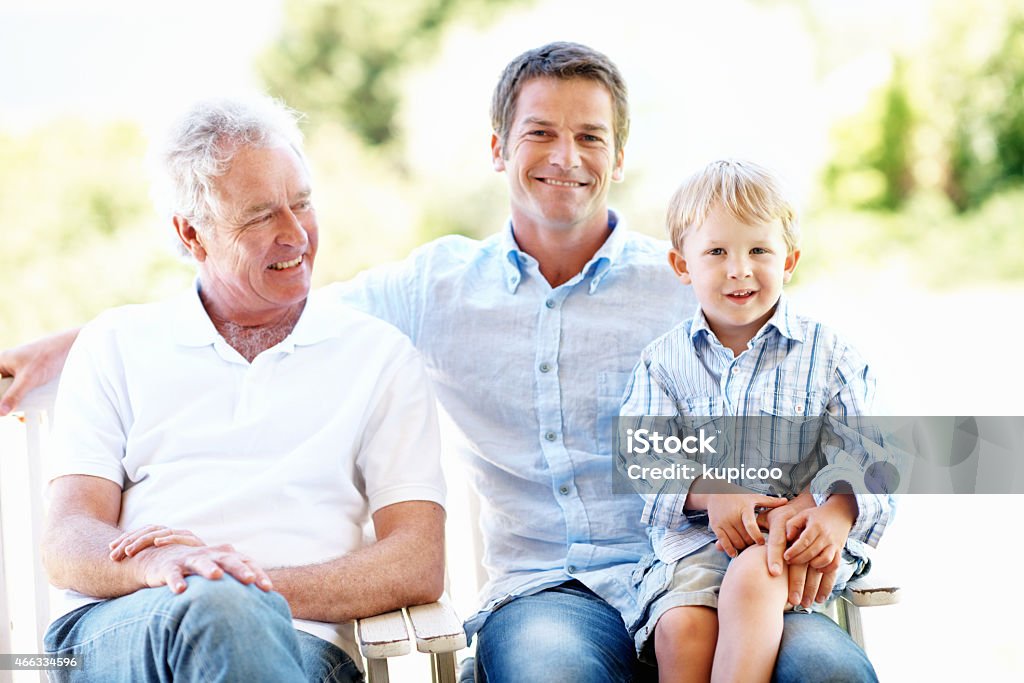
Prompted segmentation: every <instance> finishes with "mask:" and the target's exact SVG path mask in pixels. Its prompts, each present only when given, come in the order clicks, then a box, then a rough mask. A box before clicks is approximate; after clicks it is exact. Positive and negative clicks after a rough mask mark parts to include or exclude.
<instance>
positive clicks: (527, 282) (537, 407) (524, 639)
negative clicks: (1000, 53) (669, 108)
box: [0, 43, 875, 683]
mask: <svg viewBox="0 0 1024 683" xmlns="http://www.w3.org/2000/svg"><path fill="white" fill-rule="evenodd" d="M491 113H492V117H491V118H492V124H493V131H494V134H493V135H492V137H491V151H492V162H493V167H494V169H495V170H496V171H498V172H503V173H505V174H506V175H507V178H508V184H509V194H510V199H511V212H510V213H511V219H510V221H509V222H508V223H507V224H506V225H505V226H504V228H503V229H502V230H501V231H500V232H498V233H497V234H495V235H493V236H492V237H490V238H489V239H486V240H483V241H475V240H470V239H467V238H464V237H458V236H450V237H445V238H441V239H440V240H437V241H435V242H432V243H430V244H427V245H425V246H423V247H421V248H420V249H418V250H417V251H416V252H415V253H413V254H412V255H411V256H410V257H409V258H408V259H407V260H406V261H405V262H403V263H401V264H398V265H395V266H386V267H382V268H379V269H374V270H371V271H368V272H367V273H365V274H363V276H361V277H360V278H357V280H355V281H354V282H352V283H348V284H345V285H339V286H336V287H334V288H333V292H334V293H335V294H336V295H337V297H338V298H340V299H342V300H345V301H347V302H349V303H353V304H355V305H356V306H358V307H360V308H362V309H363V310H366V311H368V312H370V313H372V314H374V315H376V316H378V317H380V318H383V319H384V320H387V321H388V322H391V323H392V324H394V325H395V326H396V327H398V328H399V329H400V330H402V331H404V332H406V333H407V334H408V335H409V336H410V338H411V339H412V341H413V343H414V344H415V345H416V347H417V348H418V349H419V350H420V351H421V352H422V353H423V355H424V359H425V361H426V363H427V366H428V369H429V371H430V373H431V377H432V379H433V380H434V383H435V386H436V387H437V390H438V397H439V399H440V400H441V402H442V404H443V405H444V406H445V408H446V409H447V410H448V412H449V413H450V414H451V415H452V417H453V419H454V420H455V422H456V424H457V425H458V426H459V428H460V429H461V430H462V431H463V432H464V434H465V436H466V437H467V441H468V442H469V444H470V447H469V448H468V449H467V451H466V453H465V462H466V466H467V468H468V470H469V472H470V476H471V479H472V481H473V483H474V485H475V486H476V488H477V490H478V491H479V493H480V496H481V501H482V513H481V519H480V524H481V527H482V529H483V535H484V541H485V551H484V565H485V567H486V569H487V571H488V574H489V577H490V580H489V582H488V584H487V586H485V588H484V591H483V593H484V605H483V608H482V609H481V611H480V612H479V613H478V614H476V615H474V616H472V617H471V618H470V619H469V621H468V622H467V631H468V632H469V633H470V634H476V635H477V638H478V641H477V656H476V666H475V672H473V673H475V677H476V680H477V681H574V682H579V681H595V682H600V683H604V682H606V681H626V680H630V679H632V678H633V677H634V676H635V675H636V674H637V671H638V666H639V665H638V663H637V658H636V653H635V652H634V648H633V641H632V639H631V638H630V634H629V630H628V626H629V625H631V624H633V623H634V622H636V621H637V619H638V618H639V616H640V615H641V614H642V611H643V609H644V607H645V604H644V600H645V598H644V596H638V595H637V592H636V590H635V588H636V585H637V582H638V578H634V574H635V570H636V569H637V563H638V562H639V561H640V560H641V558H643V557H644V556H645V555H646V554H647V553H648V552H649V551H650V546H649V544H648V541H647V537H646V533H645V531H644V529H643V527H642V526H641V525H640V515H641V512H642V505H641V503H640V498H639V497H638V496H635V495H634V496H630V495H614V494H613V493H612V486H611V478H612V477H611V473H612V461H611V440H612V420H613V418H614V417H615V416H616V415H617V414H618V408H619V404H620V401H621V398H622V394H623V390H624V388H625V385H626V382H627V380H628V378H629V376H630V372H631V370H632V368H633V366H634V364H635V363H636V360H637V358H639V355H640V351H641V349H643V347H644V346H645V345H646V344H647V343H648V342H650V341H651V340H652V339H654V338H655V337H657V336H659V335H661V334H663V333H665V332H666V331H668V330H669V329H670V328H671V327H672V326H673V325H674V324H675V323H676V322H677V321H678V320H682V319H684V318H686V317H689V316H690V315H691V314H692V313H693V311H694V309H695V306H696V302H695V300H694V298H693V295H692V293H691V292H690V291H689V289H688V288H684V287H683V286H682V285H680V284H679V282H678V281H677V280H676V279H675V278H674V277H673V275H672V271H671V269H669V268H668V265H667V263H666V262H665V253H666V252H667V246H666V245H665V244H664V243H661V242H658V241H657V240H653V239H650V238H647V237H644V236H641V235H638V234H636V233H632V232H630V231H628V230H627V229H626V227H625V226H624V224H623V221H622V220H621V219H620V217H619V216H618V215H617V214H615V213H614V212H612V211H609V209H608V204H607V201H608V190H609V187H610V185H611V183H612V182H616V181H620V180H622V177H623V170H624V148H625V144H626V138H627V137H628V132H629V107H628V103H627V96H626V86H625V82H624V80H623V78H622V76H621V74H620V73H619V71H618V69H617V67H616V66H615V65H614V64H613V63H612V62H611V61H610V60H609V59H608V58H607V57H605V56H604V55H603V54H601V53H599V52H596V51H595V50H592V49H590V48H588V47H585V46H582V45H577V44H573V43H552V44H550V45H545V46H543V47H540V48H537V49H534V50H530V51H528V52H525V53H523V54H522V55H520V56H518V57H516V58H515V59H514V60H513V61H512V62H511V63H510V64H509V65H508V66H507V67H506V69H505V71H504V73H503V74H502V76H501V78H500V80H499V82H498V86H497V88H496V89H495V92H494V97H493V101H492V107H491ZM329 293H331V291H330V290H328V292H325V294H329ZM624 311H628V315H624V314H623V312H624ZM452 330H457V331H458V333H457V334H453V333H452ZM72 335H73V332H72V333H65V334H61V335H58V336H55V337H51V338H49V339H45V340H41V341H39V342H35V343H33V344H28V345H25V346H22V347H19V348H17V349H12V350H10V351H8V352H6V353H5V354H0V370H7V371H10V372H13V374H15V376H16V378H17V376H18V375H19V374H21V375H22V376H23V379H22V383H21V384H20V385H19V386H18V387H17V388H16V389H14V390H13V391H14V395H13V398H12V397H11V396H9V397H8V399H7V401H8V402H9V403H13V402H14V399H16V397H17V396H18V395H20V392H21V391H24V390H25V389H26V388H27V387H29V386H32V385H34V384H38V383H39V382H41V381H43V380H45V379H46V378H47V377H50V376H52V375H53V374H55V373H56V372H57V370H59V366H60V363H61V362H62V359H63V353H64V349H65V348H66V345H67V340H68V338H70V337H71V336H72ZM9 393H10V392H9ZM813 504H814V502H813V500H808V499H807V498H806V497H803V498H798V499H796V500H794V501H793V502H792V503H791V504H789V505H785V506H782V507H780V508H776V510H774V511H773V512H772V513H770V519H766V520H763V521H764V522H765V523H766V524H768V525H770V526H771V527H772V528H773V529H774V533H773V534H772V538H774V539H776V541H777V543H776V544H774V545H772V546H771V552H773V553H775V554H776V555H777V557H778V558H779V561H781V555H782V551H783V550H784V543H785V538H784V536H785V534H784V533H783V534H780V533H779V531H780V530H784V529H785V524H786V521H787V520H788V519H789V518H790V517H792V516H794V515H796V514H797V513H798V512H799V510H800V509H801V506H804V505H813ZM790 575H791V577H792V578H793V582H794V585H793V586H792V588H793V590H795V591H797V592H800V593H804V592H805V590H806V591H808V592H809V594H810V595H811V596H813V595H814V594H815V593H816V591H817V586H818V584H817V581H820V579H821V573H820V572H818V571H817V570H814V569H808V570H807V571H806V574H804V573H803V572H801V571H800V570H799V569H798V570H797V571H791V573H790ZM805 575H806V576H807V577H809V580H808V581H807V583H806V585H805V583H804V580H803V578H804V576H805ZM467 673H469V672H467ZM649 673H650V672H649V671H641V675H646V674H649ZM775 674H776V679H777V680H779V681H818V680H822V681H824V680H830V681H835V680H850V681H854V680H856V681H862V680H873V679H874V677H875V675H874V671H873V670H872V668H871V664H870V662H868V660H867V658H866V657H865V655H864V653H863V652H862V651H860V650H859V649H858V648H857V646H856V645H855V644H854V643H853V641H851V640H850V639H849V638H848V637H847V636H846V634H845V633H844V632H842V631H841V630H840V629H839V628H838V627H837V626H836V625H835V624H833V623H832V622H830V621H829V620H828V619H827V618H825V617H822V616H820V615H812V614H793V615H787V616H786V624H785V632H784V634H783V641H782V646H781V651H780V653H779V659H778V663H777V665H776V672H775Z"/></svg>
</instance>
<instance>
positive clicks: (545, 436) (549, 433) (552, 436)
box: [544, 432, 556, 441]
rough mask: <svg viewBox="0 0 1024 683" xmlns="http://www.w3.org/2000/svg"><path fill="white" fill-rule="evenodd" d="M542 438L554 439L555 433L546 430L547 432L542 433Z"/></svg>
mask: <svg viewBox="0 0 1024 683" xmlns="http://www.w3.org/2000/svg"><path fill="white" fill-rule="evenodd" d="M544 438H545V439H547V440H548V441H554V440H555V438H556V437H555V433H554V432H548V433H547V434H545V435H544Z"/></svg>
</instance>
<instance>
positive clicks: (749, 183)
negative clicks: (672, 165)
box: [666, 159, 800, 254]
mask: <svg viewBox="0 0 1024 683" xmlns="http://www.w3.org/2000/svg"><path fill="white" fill-rule="evenodd" d="M716 206H721V207H723V208H724V209H725V210H726V211H728V212H729V213H730V214H732V215H733V217H734V218H736V220H739V221H742V222H743V223H771V222H773V221H775V220H778V221H780V222H781V223H782V237H783V239H784V240H785V242H786V250H787V253H789V254H792V253H793V252H794V251H796V249H797V247H798V246H799V244H800V228H799V225H798V223H797V214H796V209H795V208H794V207H793V204H792V203H791V202H790V201H789V199H788V198H787V197H786V196H785V193H784V192H783V188H782V183H781V182H780V180H779V178H778V177H777V176H776V175H775V174H774V173H772V172H771V171H769V170H768V169H766V168H764V167H763V166H758V165H757V164H755V163H752V162H749V161H739V160H735V159H725V160H722V161H713V162H711V163H710V164H708V165H707V166H705V167H704V168H703V169H701V170H700V171H698V172H697V173H695V174H693V175H692V176H690V177H689V178H688V179H687V180H686V182H684V183H683V184H682V185H681V186H680V187H679V189H678V190H676V193H675V194H674V195H672V200H671V201H670V202H669V206H668V218H667V220H666V226H667V228H668V234H669V238H670V239H671V240H672V246H673V247H675V248H676V249H678V250H679V251H682V249H683V238H684V237H685V236H686V234H687V233H688V232H689V231H690V230H693V229H696V228H698V227H700V225H701V224H702V223H703V222H704V221H705V220H706V219H707V217H708V214H709V213H711V210H712V209H714V208H715V207H716Z"/></svg>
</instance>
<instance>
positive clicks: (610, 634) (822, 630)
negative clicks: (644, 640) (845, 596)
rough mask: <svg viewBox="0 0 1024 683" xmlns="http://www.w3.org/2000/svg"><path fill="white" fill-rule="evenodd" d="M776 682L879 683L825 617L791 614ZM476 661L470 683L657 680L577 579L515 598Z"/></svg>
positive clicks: (488, 632) (465, 674)
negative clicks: (873, 682)
mask: <svg viewBox="0 0 1024 683" xmlns="http://www.w3.org/2000/svg"><path fill="white" fill-rule="evenodd" d="M784 623H785V627H784V630H783V633H782V643H781V645H780V648H779V658H778V661H777V662H776V665H775V672H774V674H773V676H772V681H773V683H827V682H828V683H839V682H842V683H854V682H857V683H859V682H861V681H864V682H868V683H870V682H872V681H875V682H876V681H877V680H878V679H877V677H876V675H875V670H874V668H873V667H872V666H871V662H870V661H868V658H867V655H865V654H864V651H863V650H861V649H860V648H859V647H857V644H856V643H854V642H853V641H852V640H851V639H850V637H849V636H848V635H847V634H846V632H845V631H843V630H842V629H841V628H839V627H838V626H837V625H836V624H835V622H833V621H832V620H831V619H829V618H828V617H826V616H824V615H822V614H806V613H799V612H794V613H787V614H786V615H785V617H784ZM477 638H478V640H477V646H476V659H475V662H474V664H473V665H470V662H473V660H467V661H466V662H464V666H463V668H462V673H461V677H460V680H461V681H463V682H464V683H466V682H468V681H472V680H474V679H473V677H472V673H473V672H474V671H475V681H476V683H486V682H489V683H507V682H518V681H566V682H572V683H576V682H579V683H590V682H595V683H597V682H602V683H603V682H604V681H630V680H632V681H656V680H657V672H656V671H655V670H654V669H653V668H650V667H647V666H645V665H643V664H641V663H640V662H637V661H636V654H635V650H634V648H633V643H632V640H631V639H630V637H629V634H628V632H627V631H626V627H625V625H624V624H623V622H622V617H620V616H619V613H618V612H616V611H615V610H613V609H612V608H611V607H610V606H609V605H608V604H607V603H606V602H604V601H603V600H601V599H600V598H599V597H597V596H596V595H594V594H593V593H592V592H590V591H589V590H587V589H586V588H585V587H584V586H582V585H581V584H580V583H579V582H576V581H571V582H569V583H566V584H562V585H561V586H557V587H555V588H552V589H549V590H546V591H542V592H540V593H537V594H535V595H530V596H526V597H522V598H516V599H514V600H512V601H511V602H510V603H508V604H507V605H504V606H503V607H500V608H499V609H498V610H496V611H495V612H494V614H492V615H491V616H490V617H489V618H488V619H487V621H486V622H484V626H483V628H481V629H480V632H479V633H478V635H477Z"/></svg>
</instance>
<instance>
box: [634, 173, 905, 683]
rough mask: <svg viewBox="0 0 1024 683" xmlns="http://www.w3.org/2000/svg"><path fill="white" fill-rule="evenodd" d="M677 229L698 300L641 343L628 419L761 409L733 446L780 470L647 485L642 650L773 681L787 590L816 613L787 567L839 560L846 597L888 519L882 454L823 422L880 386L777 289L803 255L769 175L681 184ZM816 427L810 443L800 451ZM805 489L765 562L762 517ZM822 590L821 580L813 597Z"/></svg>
mask: <svg viewBox="0 0 1024 683" xmlns="http://www.w3.org/2000/svg"><path fill="white" fill-rule="evenodd" d="M668 230H669V234H670V236H671V240H672V245H673V247H672V249H671V251H670V252H669V263H670V264H671V266H672V269H673V270H674V271H675V273H676V275H677V276H678V277H679V279H680V280H681V281H682V282H683V283H685V284H689V285H692V287H693V290H694V292H695V294H696V296H697V299H698V301H699V302H700V306H701V308H700V311H699V312H698V313H697V315H696V316H694V317H693V318H691V319H689V320H687V321H685V322H683V323H682V324H680V325H679V326H678V327H676V328H675V329H673V330H672V331H670V332H668V333H667V334H665V335H663V336H662V337H660V338H658V339H657V340H655V341H654V342H652V343H651V344H650V345H649V346H648V347H647V348H646V349H645V350H644V351H643V354H642V356H641V360H640V362H639V363H638V364H637V366H636V369H635V370H634V373H633V378H632V381H631V382H630V385H629V387H628V388H627V390H626V395H625V397H624V399H623V405H622V409H621V411H620V414H621V415H623V416H681V417H680V419H682V420H686V419H688V418H689V417H691V416H692V417H694V418H703V419H704V420H707V419H708V418H710V417H719V418H720V419H721V417H722V416H761V417H758V418H757V420H756V421H757V422H758V423H759V424H762V425H765V426H762V427H758V426H757V425H753V426H752V425H751V423H750V422H747V423H743V424H742V425H739V424H738V425H737V433H738V434H740V435H739V436H738V437H737V438H736V439H735V441H734V443H733V444H732V447H733V448H734V449H743V451H742V452H743V454H744V455H743V461H744V463H746V464H751V460H752V459H756V464H758V465H764V466H765V467H766V469H769V468H772V467H777V468H778V469H777V470H776V471H777V472H780V473H784V474H783V476H782V477H780V478H779V480H769V479H752V478H744V479H743V480H742V481H741V482H740V483H741V484H742V485H740V484H738V483H734V482H730V481H722V480H719V479H712V478H707V479H706V478H703V477H698V478H696V479H692V480H689V481H686V480H683V481H677V482H673V487H674V488H672V489H671V492H668V493H666V492H664V491H665V488H662V489H661V491H660V492H658V493H651V494H649V495H645V498H646V499H647V504H646V506H645V509H644V522H646V523H647V524H649V525H651V527H652V528H651V539H652V543H653V544H654V548H655V554H656V556H657V559H656V560H655V561H654V564H653V565H652V566H650V567H640V568H638V572H637V579H636V580H637V583H638V587H639V590H640V595H641V598H640V600H641V609H642V610H643V611H642V613H641V614H640V616H639V618H638V619H637V622H636V623H635V624H634V633H635V639H636V646H637V651H638V652H639V653H640V654H641V656H647V655H648V654H649V650H648V651H647V652H645V646H646V645H647V643H648V642H649V638H650V635H651V633H652V632H653V634H654V644H653V645H654V652H655V655H656V657H657V661H658V670H659V677H660V679H661V680H662V681H707V680H721V681H765V682H767V681H768V680H769V679H770V677H771V674H772V669H773V667H774V664H775V659H776V656H777V653H778V647H779V640H780V638H781V636H782V625H783V611H784V609H785V608H786V605H787V599H788V600H789V601H790V602H793V603H798V602H804V603H805V604H804V607H805V608H807V607H811V600H809V599H805V600H801V599H800V598H799V597H797V598H796V599H794V597H793V596H787V595H786V592H787V590H788V585H789V584H788V571H789V567H790V566H795V565H797V564H805V563H807V564H810V566H812V567H815V568H819V569H824V568H826V567H828V568H830V569H831V568H835V567H836V566H837V564H838V566H839V569H838V571H837V572H836V580H835V590H834V591H833V592H838V591H840V590H841V589H842V588H843V587H844V585H845V584H846V582H847V581H848V580H849V579H850V578H851V576H853V575H854V574H855V573H857V572H858V571H861V570H862V569H863V568H865V567H866V557H865V555H864V547H863V544H864V543H867V544H870V545H875V544H877V542H878V539H879V537H880V536H881V534H882V531H883V530H884V528H885V526H886V524H887V523H888V520H889V518H890V515H891V503H890V498H889V496H887V495H875V494H869V493H864V494H861V491H864V490H865V489H864V485H863V483H864V468H865V467H866V465H867V461H868V459H869V458H870V454H871V453H872V449H871V448H870V447H869V446H865V445H864V444H858V443H857V441H858V439H857V436H858V435H857V433H856V432H855V431H852V434H853V435H852V437H851V430H845V429H843V428H838V429H837V430H836V431H830V430H829V429H819V428H818V427H817V426H815V425H820V424H821V423H822V422H823V420H817V421H815V420H814V418H817V417H819V416H824V417H829V416H831V417H837V418H838V419H839V420H841V421H845V420H846V418H847V417H848V416H857V415H864V414H866V413H867V411H868V410H869V408H870V405H871V401H872V398H873V394H874V385H875V381H874V378H873V377H872V375H871V373H870V371H869V369H868V366H867V365H866V363H865V362H864V361H863V360H862V359H861V357H860V356H859V355H858V354H857V353H856V352H855V351H854V350H853V349H852V348H851V347H850V346H849V345H848V344H846V343H845V342H844V341H843V340H842V339H841V338H840V337H839V336H838V335H837V334H836V333H835V332H833V331H832V330H829V329H828V328H826V327H825V326H823V325H821V324H820V323H817V322H814V321H812V320H809V319H807V318H805V317H801V316H798V315H797V314H796V313H795V312H794V311H793V309H792V306H791V305H790V304H789V303H788V302H787V301H786V298H785V295H784V294H783V293H782V287H783V285H784V284H785V283H787V282H789V280H790V278H791V277H792V275H793V271H794V269H795V268H796V265H797V262H798V261H799V260H800V251H799V249H798V231H797V220H796V212H795V210H794V208H793V206H792V204H791V203H790V202H789V201H788V200H787V199H786V198H785V197H784V195H783V193H782V191H781V188H780V184H779V182H778V181H777V180H776V178H775V177H774V176H773V175H772V174H771V173H770V172H768V171H767V170H765V169H763V168H761V167H759V166H757V165H755V164H752V163H748V162H743V161H718V162H714V163H712V164H710V165H708V166H707V167H706V168H704V169H703V170H702V171H700V172H699V173H697V174H696V175H694V176H693V177H692V178H690V179H689V180H688V181H687V182H686V183H684V184H683V186H682V187H681V188H680V189H679V190H678V191H677V192H676V194H675V196H674V197H673V199H672V203H671V205H670V207H669V213H668ZM698 421H699V420H693V421H692V423H691V424H696V423H697V422H698ZM808 425H811V426H810V427H809V426H808ZM811 431H813V433H812V434H811V438H812V440H813V441H814V443H812V444H811V445H810V447H804V446H798V447H793V446H792V444H795V443H798V442H799V441H800V440H801V439H803V440H806V439H807V438H808V434H809V433H810V432H811ZM766 434H767V435H768V436H767V438H766V437H765V435H766ZM734 452H735V451H734ZM808 454H810V455H809V456H808ZM687 462H690V461H687ZM808 462H811V463H812V464H811V465H810V466H808ZM819 462H820V463H822V464H823V465H824V466H820V465H819V464H818V463H819ZM695 471H697V472H700V471H701V469H700V468H697V469H696V470H695ZM762 471H764V470H762ZM858 480H859V484H858ZM853 491H855V492H856V493H857V495H856V496H854V495H851V494H850V493H849V492H853ZM801 492H805V494H806V492H809V493H810V494H812V495H813V498H814V502H815V504H816V505H815V506H814V507H811V508H809V509H807V510H805V511H803V512H800V513H799V514H797V515H796V516H795V517H793V518H792V519H791V520H790V521H789V523H788V524H787V538H788V540H789V541H790V547H789V548H788V549H787V551H786V553H785V555H784V558H785V560H786V562H787V565H786V566H781V567H780V566H773V567H771V568H769V567H768V560H767V554H766V552H765V546H764V537H763V535H762V532H761V530H760V529H759V528H758V524H757V521H756V517H757V513H758V512H760V511H762V510H765V509H769V508H774V507H778V506H780V505H783V504H785V503H786V502H787V500H786V498H792V497H794V496H796V495H797V494H799V493H801ZM769 493H771V494H773V495H771V496H769V495H765V494H769ZM779 495H785V496H786V498H782V497H778V496H779ZM692 511H700V512H706V519H707V529H704V528H703V527H698V526H695V525H693V524H691V523H690V522H689V520H688V519H687V516H686V515H687V513H688V512H689V513H691V514H692ZM837 560H838V562H837ZM666 583H667V585H666ZM645 596H646V597H645ZM827 597H828V593H827V591H825V589H824V587H823V589H822V590H819V593H818V595H817V596H816V601H817V602H821V601H823V600H824V599H825V598H827Z"/></svg>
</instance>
